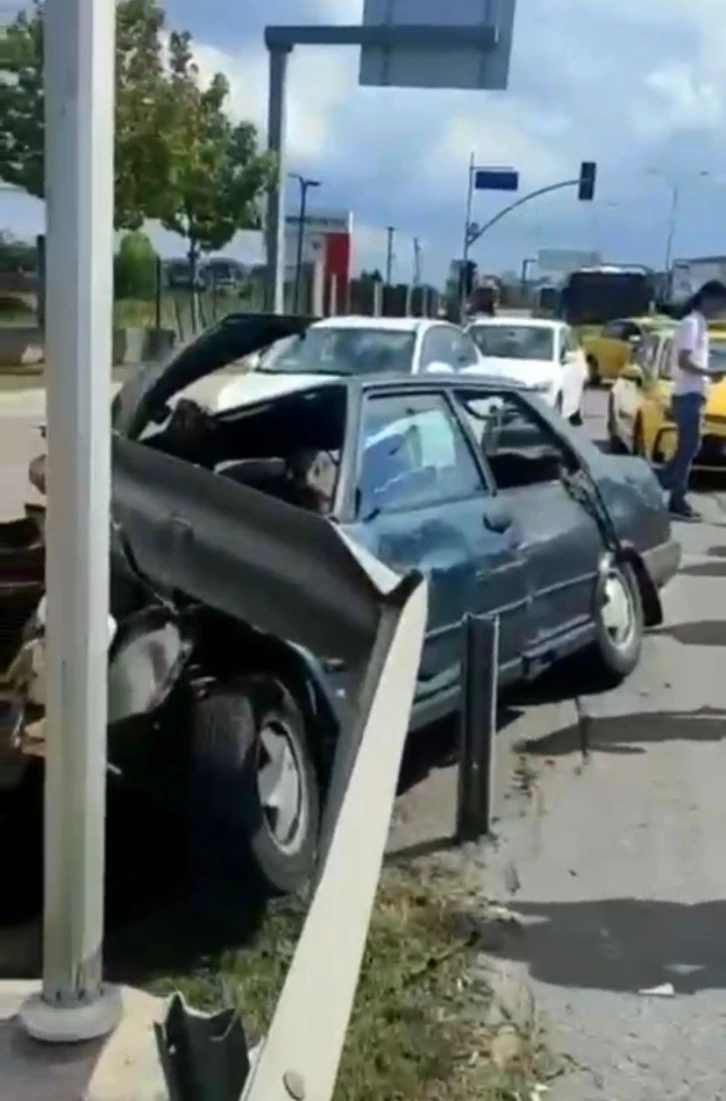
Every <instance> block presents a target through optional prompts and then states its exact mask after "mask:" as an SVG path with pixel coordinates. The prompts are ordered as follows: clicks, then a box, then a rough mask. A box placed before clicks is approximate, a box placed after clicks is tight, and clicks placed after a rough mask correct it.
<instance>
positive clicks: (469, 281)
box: [460, 260, 476, 298]
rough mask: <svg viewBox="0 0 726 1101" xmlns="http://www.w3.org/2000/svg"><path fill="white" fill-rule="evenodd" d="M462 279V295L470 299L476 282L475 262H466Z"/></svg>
mask: <svg viewBox="0 0 726 1101" xmlns="http://www.w3.org/2000/svg"><path fill="white" fill-rule="evenodd" d="M460 279H461V291H462V294H464V295H466V297H467V298H469V296H470V295H471V292H472V291H473V289H474V283H475V282H476V264H475V263H474V261H473V260H465V261H464V263H463V264H462V265H461V274H460Z"/></svg>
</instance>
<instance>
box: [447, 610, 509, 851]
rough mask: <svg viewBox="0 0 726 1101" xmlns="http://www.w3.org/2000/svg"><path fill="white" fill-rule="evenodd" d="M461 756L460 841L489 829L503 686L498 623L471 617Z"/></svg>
mask: <svg viewBox="0 0 726 1101" xmlns="http://www.w3.org/2000/svg"><path fill="white" fill-rule="evenodd" d="M463 635H464V639H463V655H462V701H461V753H460V758H459V791H458V802H457V815H456V836H457V838H458V840H459V841H476V840H477V838H479V837H481V836H482V834H486V833H489V832H490V830H491V819H492V812H493V808H494V779H495V775H494V773H495V769H494V750H495V742H496V729H497V693H498V681H499V619H498V618H495V619H489V618H485V617H483V616H467V618H466V620H465V623H464V631H463Z"/></svg>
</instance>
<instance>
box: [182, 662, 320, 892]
mask: <svg viewBox="0 0 726 1101" xmlns="http://www.w3.org/2000/svg"><path fill="white" fill-rule="evenodd" d="M319 825H320V792H319V786H318V778H317V774H316V770H315V767H314V764H313V758H312V754H311V752H310V747H309V744H308V739H307V731H306V729H305V720H304V718H303V714H302V712H301V710H300V708H299V707H298V705H297V703H296V702H295V699H294V698H293V696H292V694H291V693H290V692H289V691H288V689H287V688H286V687H285V686H284V685H283V684H282V683H280V682H279V681H278V680H277V679H276V678H274V677H272V676H266V675H264V674H261V675H254V676H247V677H243V678H240V679H239V680H237V681H235V682H234V683H232V684H230V685H225V686H220V687H219V688H217V689H215V690H213V691H212V692H211V693H210V694H209V695H208V696H207V697H206V698H204V699H201V700H199V701H197V703H196V704H195V707H194V715H193V720H192V732H191V747H190V768H189V791H188V826H189V830H190V853H191V858H192V873H193V878H194V885H195V887H197V888H200V887H202V888H204V887H206V888H207V890H209V891H211V892H213V896H218V895H219V892H220V889H221V892H222V894H223V895H224V897H226V898H228V899H229V900H230V901H232V902H233V901H235V899H239V900H240V901H241V900H243V899H244V898H245V897H249V896H250V894H251V893H255V892H256V893H262V894H265V895H270V894H273V895H274V894H288V893H292V892H294V891H296V890H298V889H300V888H301V887H302V886H303V885H304V884H305V883H306V882H307V880H308V878H309V876H310V874H311V872H312V870H313V864H314V859H315V853H316V847H317V839H318V829H319Z"/></svg>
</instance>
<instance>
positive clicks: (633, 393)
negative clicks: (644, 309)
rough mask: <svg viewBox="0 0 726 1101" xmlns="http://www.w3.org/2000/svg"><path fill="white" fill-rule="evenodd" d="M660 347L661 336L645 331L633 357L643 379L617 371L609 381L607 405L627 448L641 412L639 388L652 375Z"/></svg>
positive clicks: (629, 446)
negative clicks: (609, 391)
mask: <svg viewBox="0 0 726 1101" xmlns="http://www.w3.org/2000/svg"><path fill="white" fill-rule="evenodd" d="M660 347H661V339H660V337H659V336H658V334H657V333H648V334H647V335H646V336H644V337H643V339H642V340H641V342H640V345H639V346H638V348H637V350H636V351H635V354H634V357H633V362H634V363H635V364H636V365H637V366H638V367H639V368H640V370H641V372H642V375H643V381H642V382H641V381H637V382H636V381H635V380H634V379H630V378H625V377H624V376H623V375H622V374H620V375H619V377H618V378H617V379H616V381H615V383H614V384H613V392H612V398H611V405H612V412H613V418H614V420H615V423H616V426H617V431H618V437H619V438H620V439H621V440H623V441H624V443H625V444H626V445H627V447H628V448H629V449H630V450H631V451H632V450H633V446H634V440H635V428H636V423H637V420H638V417H639V415H640V412H641V405H642V399H643V390H644V387H645V386H646V384H647V380H648V379H650V378H652V376H653V373H654V370H655V364H656V362H657V359H658V357H659V355H660Z"/></svg>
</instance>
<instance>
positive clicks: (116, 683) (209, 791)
mask: <svg viewBox="0 0 726 1101" xmlns="http://www.w3.org/2000/svg"><path fill="white" fill-rule="evenodd" d="M304 331H306V323H305V321H304V320H303V319H300V318H284V317H274V316H258V317H249V316H239V317H235V316H231V317H229V318H227V319H225V320H224V321H223V322H221V323H220V324H218V325H217V326H215V327H214V328H212V329H210V330H208V331H207V332H206V333H204V334H203V335H202V336H201V337H199V338H198V339H197V340H196V341H195V342H194V343H192V344H190V345H188V346H187V347H186V348H184V349H183V350H182V351H180V352H179V353H178V355H177V356H176V357H175V358H174V359H173V360H172V361H171V362H170V363H168V364H166V365H157V364H155V365H150V366H148V367H147V368H146V369H144V370H142V371H140V372H138V373H137V374H136V375H135V376H134V377H133V378H132V379H130V380H129V381H128V382H127V383H126V384H125V385H124V387H123V388H122V389H121V391H120V392H119V394H118V395H117V397H116V399H115V401H114V407H113V412H112V419H113V426H114V442H113V523H112V588H111V610H112V613H113V618H114V623H113V625H112V627H111V629H110V634H111V635H112V637H113V641H112V643H111V651H110V668H109V705H110V721H111V726H110V729H109V759H110V761H111V763H112V765H113V768H114V776H119V777H121V779H122V780H123V782H126V783H132V782H133V783H136V784H137V785H140V786H142V787H143V788H144V790H145V791H146V792H148V794H149V796H150V797H151V798H162V797H165V798H168V797H169V795H170V792H173V791H174V790H175V787H177V786H178V787H179V789H180V790H181V791H183V792H184V793H185V796H184V798H185V801H184V808H185V811H186V814H187V823H188V831H189V832H188V836H189V838H190V843H191V846H192V852H193V853H195V852H196V853H197V854H201V856H202V857H204V858H205V859H206V860H209V859H212V858H213V859H214V861H215V862H216V864H217V866H218V867H220V868H221V869H222V871H223V873H224V877H225V878H226V880H227V882H229V883H234V882H236V881H239V878H240V876H242V874H243V869H249V868H252V869H253V870H254V872H255V874H256V875H257V876H258V877H259V879H261V880H262V882H263V883H264V885H265V886H266V888H267V889H272V890H278V891H287V890H292V889H294V888H296V887H297V886H299V885H300V883H301V882H302V881H303V880H304V879H305V878H306V876H307V875H308V873H309V872H310V868H311V865H312V861H313V857H314V853H315V846H316V839H317V830H318V823H319V808H320V805H321V801H322V800H323V799H324V798H325V791H326V785H327V783H328V779H329V766H330V759H331V749H332V747H333V746H334V745H335V743H336V739H337V737H338V734H339V731H340V729H341V724H342V723H343V722H344V721H345V719H346V717H347V716H348V714H349V712H348V708H349V703H348V701H349V700H350V699H351V694H352V691H353V689H354V687H355V685H356V684H357V677H358V676H359V672H360V645H359V644H358V645H356V644H357V640H360V638H361V637H362V636H363V635H365V633H366V631H367V632H368V634H369V635H370V628H371V623H370V610H369V608H368V606H367V605H366V604H365V602H364V601H362V600H361V599H358V598H357V597H356V590H355V587H354V584H353V582H354V580H355V577H356V576H357V575H356V574H355V570H354V568H353V567H352V566H351V567H350V568H348V567H345V569H344V568H343V566H342V565H340V564H338V562H337V560H335V559H334V556H335V555H336V554H339V551H338V550H336V548H339V546H340V543H341V541H342V543H343V544H344V545H345V546H348V545H349V546H353V547H359V548H361V551H360V554H361V555H365V554H368V555H369V556H370V555H372V556H373V557H374V559H377V560H379V562H383V563H384V564H386V565H387V566H388V567H389V568H391V569H392V570H394V571H396V573H398V574H401V575H404V574H407V573H408V572H409V571H412V570H417V571H420V572H421V573H423V574H424V575H425V576H426V577H427V578H428V582H429V620H428V626H427V634H426V640H425V644H424V650H423V656H422V660H421V666H420V673H419V680H418V687H417V691H416V696H415V701H414V706H413V710H412V716H411V729H412V730H419V729H420V728H422V727H424V726H428V725H429V724H430V723H431V722H432V720H434V719H436V718H439V717H441V716H444V715H447V714H450V713H452V712H453V711H454V710H455V709H456V708H458V706H459V702H460V695H461V687H462V686H461V661H460V657H461V626H462V621H463V619H464V617H465V616H467V615H470V614H475V615H488V616H498V617H499V620H500V636H499V637H500V649H499V675H500V681H501V683H502V684H504V685H506V684H511V683H513V682H517V681H520V680H522V679H526V678H531V677H534V676H536V675H538V674H539V673H541V672H542V671H543V670H545V669H547V668H549V667H550V666H551V665H552V664H553V663H554V662H556V661H558V660H559V659H560V658H563V657H565V656H567V655H571V654H574V653H587V654H588V659H589V663H590V665H591V667H592V669H593V670H595V671H596V670H599V671H601V672H602V673H604V674H606V675H607V676H608V677H610V678H611V679H612V680H613V681H618V680H620V679H622V678H623V677H625V676H627V675H628V673H629V672H630V671H631V670H632V669H633V668H634V667H635V665H636V663H637V661H638V658H639V654H640V650H641V644H642V637H643V631H644V629H645V628H646V627H649V626H653V625H656V624H657V623H659V622H660V621H661V618H662V612H661V605H660V599H659V595H658V590H659V588H660V587H661V586H662V585H663V584H665V582H666V581H667V580H668V579H669V578H670V577H671V576H672V574H673V573H674V572H675V571H676V569H677V567H678V563H679V556H680V550H679V547H678V544H677V543H675V542H674V541H673V539H672V538H671V531H670V524H669V519H668V516H667V514H666V512H665V510H664V507H663V502H662V494H661V492H660V488H659V486H658V484H657V482H656V480H655V477H654V475H653V473H652V471H651V470H650V468H649V466H648V465H647V463H645V462H643V461H642V460H640V459H634V458H630V457H621V456H610V455H604V454H602V453H601V452H600V451H599V450H598V449H597V448H596V447H595V446H594V445H593V444H591V443H589V442H588V441H587V440H586V439H585V438H584V436H583V434H581V433H577V432H574V431H573V430H572V429H571V428H570V427H569V426H568V425H567V423H566V422H564V421H563V420H562V419H561V418H560V417H558V416H557V415H556V414H555V413H554V412H553V411H552V410H551V408H550V407H548V406H547V405H546V404H545V403H544V402H542V401H541V400H539V399H538V398H537V397H536V396H534V395H531V394H530V393H528V392H527V391H526V390H524V389H522V388H519V387H517V386H516V384H512V383H506V382H503V381H501V380H496V379H495V380H491V379H486V378H483V377H482V376H479V375H476V374H473V375H467V374H456V373H444V372H441V373H438V374H420V375H418V376H411V375H404V374H399V375H378V374H375V373H372V372H371V373H368V374H355V375H347V376H344V375H340V374H337V373H336V374H332V373H331V374H330V375H327V376H326V375H325V374H324V373H323V375H322V376H321V375H320V374H316V373H313V374H312V375H311V376H308V375H305V374H300V373H297V374H295V375H294V376H293V377H294V384H295V385H294V386H289V387H288V388H287V389H286V390H283V391H280V392H278V393H277V394H269V393H268V394H267V395H265V396H264V397H259V395H258V394H256V393H254V392H253V393H250V392H249V391H248V392H244V391H240V394H239V401H238V402H237V403H236V404H231V403H229V402H228V403H226V404H224V407H223V408H221V407H219V406H217V408H216V410H211V409H209V408H203V407H202V406H201V405H199V404H198V403H195V402H193V401H191V400H190V399H188V398H181V399H178V395H179V393H180V392H183V391H184V390H185V389H186V388H188V387H189V386H190V385H192V384H193V383H195V382H198V381H199V380H200V379H201V378H202V377H203V376H206V375H209V374H211V373H212V372H214V371H216V370H218V369H220V368H223V367H224V366H225V365H226V364H228V363H230V362H234V361H236V360H237V359H239V358H241V357H245V356H248V355H250V354H251V353H253V352H255V351H257V350H258V349H260V348H265V347H269V346H270V345H272V344H273V343H274V342H275V341H276V340H281V339H285V338H289V337H294V336H296V335H300V334H301V333H302V332H304ZM226 392H227V394H228V396H229V394H230V393H231V391H230V390H229V389H228V390H227V391H226ZM177 399H178V400H177ZM174 401H175V402H176V403H175V404H174V405H173V408H172V403H173V402H174ZM36 474H37V471H36ZM21 523H22V522H21ZM11 537H12V540H14V550H12V552H11V551H8V561H10V558H12V560H13V562H14V568H15V569H16V572H17V571H18V570H19V569H21V567H22V557H23V556H22V554H21V553H20V552H19V548H20V547H21V546H22V545H23V543H24V539H23V538H21V533H20V531H19V529H18V527H17V525H16V526H15V527H14V528H13V529H12V530H10V529H5V531H4V530H3V529H1V528H0V545H2V546H6V547H10V545H11ZM25 542H27V544H28V555H29V558H32V556H33V555H35V558H33V559H32V560H33V562H34V563H35V567H36V575H38V576H36V581H37V580H38V577H39V576H42V575H39V574H38V569H37V567H38V543H39V540H38V538H37V537H36V538H35V541H34V543H33V546H34V549H33V548H32V547H31V546H30V544H31V542H32V540H30V539H28V540H25ZM331 555H333V557H332V558H331ZM333 565H337V566H338V568H337V570H334V569H333ZM346 570H347V573H346ZM351 571H352V572H351ZM5 572H6V574H7V572H8V571H7V570H6V571H5ZM21 572H22V571H21ZM26 572H27V570H26ZM341 577H342V578H343V580H345V579H346V578H348V580H347V581H346V583H345V584H343V581H341V580H340V579H341ZM303 579H304V580H303ZM271 617H277V618H276V619H273V620H271ZM39 618H42V617H38V616H37V615H36V616H35V617H31V620H30V623H29V624H26V626H25V628H24V632H23V640H22V642H21V644H20V646H19V653H18V656H17V658H16V660H15V668H16V670H17V675H16V679H15V681H14V685H15V690H14V692H15V694H14V697H13V700H14V704H13V706H14V711H13V715H14V720H13V726H14V733H13V738H14V742H13V744H14V745H22V742H23V738H22V727H23V720H24V713H25V712H27V713H32V714H34V713H35V710H34V709H35V708H37V707H38V706H39V705H42V697H43V691H42V678H40V677H39V675H38V670H39V669H42V665H43V661H42V650H43V637H42V623H41V622H39V621H38V620H39ZM271 622H272V623H274V624H275V626H274V629H273V628H272V627H270V626H265V625H266V624H268V625H269V624H270V623H271ZM303 628H304V630H303ZM19 643H20V640H19ZM8 679H10V680H12V677H9V678H8ZM203 863H204V862H203V861H202V865H203ZM244 874H247V872H245V873H244Z"/></svg>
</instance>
